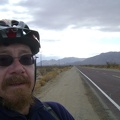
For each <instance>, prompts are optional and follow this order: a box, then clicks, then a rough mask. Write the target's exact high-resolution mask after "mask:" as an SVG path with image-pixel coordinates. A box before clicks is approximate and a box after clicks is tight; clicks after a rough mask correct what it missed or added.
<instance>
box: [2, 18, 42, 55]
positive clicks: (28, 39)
mask: <svg viewBox="0 0 120 120" xmlns="http://www.w3.org/2000/svg"><path fill="white" fill-rule="evenodd" d="M13 43H21V44H25V45H28V46H29V47H30V49H31V51H32V53H33V55H35V54H37V53H38V52H39V48H40V38H39V33H38V32H37V31H34V30H30V29H29V27H28V26H27V25H26V24H25V23H24V22H22V21H16V20H6V19H5V20H0V44H2V45H9V44H13Z"/></svg>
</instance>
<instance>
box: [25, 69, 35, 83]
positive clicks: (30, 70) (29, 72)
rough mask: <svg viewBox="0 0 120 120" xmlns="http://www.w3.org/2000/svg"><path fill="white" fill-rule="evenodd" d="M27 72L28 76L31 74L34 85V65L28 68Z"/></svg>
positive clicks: (30, 77)
mask: <svg viewBox="0 0 120 120" xmlns="http://www.w3.org/2000/svg"><path fill="white" fill-rule="evenodd" d="M27 74H28V76H29V79H30V81H31V83H32V85H33V84H34V81H35V71H34V67H31V68H28V70H27Z"/></svg>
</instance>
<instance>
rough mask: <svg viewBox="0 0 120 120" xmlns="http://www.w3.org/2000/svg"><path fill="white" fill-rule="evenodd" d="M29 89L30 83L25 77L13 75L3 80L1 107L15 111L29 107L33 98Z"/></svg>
mask: <svg viewBox="0 0 120 120" xmlns="http://www.w3.org/2000/svg"><path fill="white" fill-rule="evenodd" d="M14 87H15V88H14ZM10 88H11V90H10ZM30 88H31V82H30V80H29V79H28V78H27V77H24V76H16V75H14V76H12V77H10V78H8V79H5V80H4V81H3V83H2V90H3V91H4V95H3V96H2V97H3V105H4V106H6V107H7V108H10V109H13V110H17V111H18V110H19V111H20V110H22V109H23V108H24V107H25V106H27V105H31V104H32V103H33V96H32V91H31V89H30Z"/></svg>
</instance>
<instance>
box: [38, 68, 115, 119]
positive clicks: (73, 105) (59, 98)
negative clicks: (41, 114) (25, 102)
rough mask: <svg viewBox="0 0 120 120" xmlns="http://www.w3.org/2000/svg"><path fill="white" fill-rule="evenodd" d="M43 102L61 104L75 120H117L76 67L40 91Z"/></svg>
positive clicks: (60, 75)
mask: <svg viewBox="0 0 120 120" xmlns="http://www.w3.org/2000/svg"><path fill="white" fill-rule="evenodd" d="M36 96H37V98H39V99H40V100H41V101H55V102H59V103H61V104H62V105H63V106H64V107H65V108H66V109H67V110H68V111H69V112H70V113H71V114H72V115H73V117H74V118H75V120H116V119H115V117H114V116H113V115H112V114H111V113H110V112H108V111H107V110H106V108H105V107H104V106H103V104H102V103H101V102H100V101H99V99H98V98H97V97H96V95H95V94H94V92H93V91H92V90H91V88H90V87H89V85H87V83H86V82H85V81H84V80H82V79H81V75H80V72H79V71H78V69H77V68H76V67H72V68H71V69H69V70H67V71H64V72H62V73H60V74H59V75H58V76H57V77H56V78H54V79H53V80H51V81H49V82H48V83H47V84H46V85H45V86H43V87H42V88H41V89H40V90H38V92H37V94H36Z"/></svg>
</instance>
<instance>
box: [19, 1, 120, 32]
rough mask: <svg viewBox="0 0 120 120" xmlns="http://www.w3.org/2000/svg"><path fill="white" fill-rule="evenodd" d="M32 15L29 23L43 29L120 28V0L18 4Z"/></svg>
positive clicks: (115, 29) (117, 29) (111, 29)
mask: <svg viewBox="0 0 120 120" xmlns="http://www.w3.org/2000/svg"><path fill="white" fill-rule="evenodd" d="M19 5H22V6H24V7H26V8H27V9H28V11H29V13H28V14H30V15H31V16H33V21H31V22H30V23H31V24H33V25H35V26H38V27H40V28H44V29H56V30H60V29H65V28H66V27H68V26H69V25H73V26H74V27H75V28H76V27H77V28H80V27H87V28H91V27H97V26H100V29H99V30H103V31H119V30H120V23H119V21H120V16H119V14H120V7H119V5H120V0H115V1H113V0H62V1H61V0H49V1H48V0H44V1H39V0H34V1H31V2H29V1H25V2H24V1H22V2H21V3H19Z"/></svg>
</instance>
